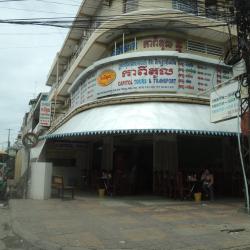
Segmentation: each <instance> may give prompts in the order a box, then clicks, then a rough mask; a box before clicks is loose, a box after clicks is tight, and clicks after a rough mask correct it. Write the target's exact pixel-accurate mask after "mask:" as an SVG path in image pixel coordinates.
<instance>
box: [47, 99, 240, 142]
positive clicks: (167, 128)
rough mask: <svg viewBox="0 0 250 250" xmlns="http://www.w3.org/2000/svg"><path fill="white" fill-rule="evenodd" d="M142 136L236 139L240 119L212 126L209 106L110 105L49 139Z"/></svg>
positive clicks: (73, 121)
mask: <svg viewBox="0 0 250 250" xmlns="http://www.w3.org/2000/svg"><path fill="white" fill-rule="evenodd" d="M143 133H151V134H154V133H182V134H201V135H222V136H233V135H236V133H237V119H232V120H228V121H223V122H220V123H217V124H215V123H211V122H210V108H209V106H206V105H197V104H182V103H158V102H150V103H137V104H121V105H110V106H103V107H97V108H93V109H89V110H87V111H83V112H81V113H79V114H77V115H75V116H74V117H72V118H71V119H70V120H69V121H67V122H66V123H64V124H63V125H62V126H61V127H59V128H58V129H57V130H56V131H55V132H53V133H52V134H49V135H47V138H60V137H68V136H83V135H105V134H107V135H108V134H109V135H112V134H113V135H116V134H143Z"/></svg>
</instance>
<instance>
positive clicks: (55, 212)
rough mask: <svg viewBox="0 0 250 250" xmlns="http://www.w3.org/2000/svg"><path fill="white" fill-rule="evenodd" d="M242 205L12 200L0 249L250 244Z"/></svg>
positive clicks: (1, 212)
mask: <svg viewBox="0 0 250 250" xmlns="http://www.w3.org/2000/svg"><path fill="white" fill-rule="evenodd" d="M242 206H243V204H242V202H229V201H220V202H213V203H209V202H207V203H198V204H197V203H195V202H179V201H172V200H165V199H161V198H156V197H147V198H146V197H137V198H113V199H112V198H97V197H77V198H76V199H75V200H64V201H61V200H60V199H50V200H47V201H34V200H11V201H10V203H9V208H0V250H9V249H20V250H38V249H46V250H47V249H48V250H50V249H52V250H53V249H61V250H80V249H81V250H85V249H91V250H94V249H96V250H98V249H100V250H104V249H105V250H110V249H111V250H112V249H115V250H120V249H132V250H172V249H173V250H184V249H185V250H198V249H199V250H205V249H216V250H217V249H221V250H236V249H237V250H250V216H249V215H246V214H244V213H243V212H242Z"/></svg>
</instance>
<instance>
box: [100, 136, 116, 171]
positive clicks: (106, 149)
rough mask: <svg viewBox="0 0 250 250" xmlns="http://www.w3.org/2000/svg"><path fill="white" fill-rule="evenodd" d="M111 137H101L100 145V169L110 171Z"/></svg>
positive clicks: (111, 166)
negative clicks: (101, 144)
mask: <svg viewBox="0 0 250 250" xmlns="http://www.w3.org/2000/svg"><path fill="white" fill-rule="evenodd" d="M113 144H114V142H113V137H105V138H103V147H102V169H106V170H107V171H112V169H113V146H114V145H113Z"/></svg>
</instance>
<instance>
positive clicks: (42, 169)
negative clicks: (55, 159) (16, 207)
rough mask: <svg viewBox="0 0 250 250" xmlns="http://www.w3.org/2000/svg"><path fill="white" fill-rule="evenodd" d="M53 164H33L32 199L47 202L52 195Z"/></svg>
mask: <svg viewBox="0 0 250 250" xmlns="http://www.w3.org/2000/svg"><path fill="white" fill-rule="evenodd" d="M51 178H52V163H49V162H34V163H32V164H31V184H30V198H31V199H34V200H46V199H49V198H50V195H51Z"/></svg>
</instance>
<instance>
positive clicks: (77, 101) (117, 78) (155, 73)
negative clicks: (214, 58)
mask: <svg viewBox="0 0 250 250" xmlns="http://www.w3.org/2000/svg"><path fill="white" fill-rule="evenodd" d="M230 78H231V70H230V68H226V67H222V66H216V65H210V64H206V63H202V62H198V61H194V60H188V59H178V58H176V57H155V58H154V57H148V58H142V59H127V60H123V61H119V62H115V63H112V64H110V65H105V66H104V67H102V68H99V69H98V70H96V71H95V72H92V73H88V74H86V75H85V76H84V78H83V80H82V82H80V83H79V84H78V85H77V86H75V87H74V88H73V90H72V91H71V105H72V107H76V106H78V105H81V104H84V103H88V102H91V101H94V100H97V99H99V98H103V97H108V96H114V95H126V94H131V93H172V94H173V93H176V94H185V95H192V96H207V97H209V91H208V90H209V89H212V87H213V86H216V85H217V84H218V83H221V82H224V81H226V80H228V79H230Z"/></svg>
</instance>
